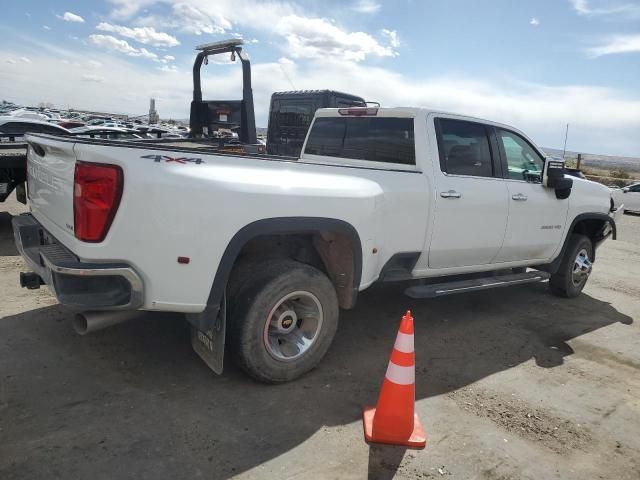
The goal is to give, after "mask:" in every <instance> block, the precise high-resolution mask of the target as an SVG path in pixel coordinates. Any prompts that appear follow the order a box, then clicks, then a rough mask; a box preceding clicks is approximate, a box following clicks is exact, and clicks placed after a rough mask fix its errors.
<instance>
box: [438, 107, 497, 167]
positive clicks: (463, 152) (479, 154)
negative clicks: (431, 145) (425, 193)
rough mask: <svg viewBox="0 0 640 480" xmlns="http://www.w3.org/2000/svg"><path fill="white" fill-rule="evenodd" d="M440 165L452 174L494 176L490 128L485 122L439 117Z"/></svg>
mask: <svg viewBox="0 0 640 480" xmlns="http://www.w3.org/2000/svg"><path fill="white" fill-rule="evenodd" d="M436 126H437V128H436V132H437V136H438V150H439V152H440V168H441V169H442V171H443V172H445V173H448V174H450V175H470V176H474V177H493V176H494V169H493V162H492V160H491V146H490V144H489V137H488V135H487V128H486V127H485V126H484V125H482V124H481V123H475V122H467V121H463V120H451V119H446V118H440V119H437V123H436Z"/></svg>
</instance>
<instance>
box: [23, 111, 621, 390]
mask: <svg viewBox="0 0 640 480" xmlns="http://www.w3.org/2000/svg"><path fill="white" fill-rule="evenodd" d="M27 139H28V142H29V143H30V145H31V147H32V148H30V149H29V157H28V164H29V172H30V175H29V189H28V190H29V196H30V200H31V201H30V208H31V214H29V215H21V216H18V217H15V218H14V219H13V227H14V232H15V237H16V244H17V247H18V249H19V251H20V252H21V254H22V256H23V257H24V258H25V260H26V262H27V263H28V265H29V266H30V268H31V269H32V270H33V271H32V272H26V273H23V274H22V277H21V282H22V284H23V286H26V287H29V288H38V287H39V286H40V285H41V283H43V282H44V283H46V284H48V285H50V286H51V288H52V289H53V291H54V293H55V294H56V296H57V298H58V300H59V301H60V302H61V303H62V304H65V305H67V306H69V307H72V308H74V309H77V310H80V311H83V312H85V313H82V314H79V315H77V316H76V321H75V324H76V328H77V330H78V331H79V332H81V333H87V332H89V331H92V330H95V329H98V328H101V327H105V326H107V325H110V324H113V323H117V322H118V321H122V320H124V319H126V318H130V317H131V316H132V312H134V311H136V310H149V311H170V312H182V313H184V314H185V316H186V318H187V320H188V321H189V323H190V324H191V326H192V344H193V346H194V349H195V350H196V351H197V352H198V354H199V355H200V356H201V357H202V358H203V359H204V360H205V362H206V363H207V364H208V365H209V366H210V367H211V368H212V369H213V370H214V371H216V372H218V373H219V372H221V371H222V363H223V358H224V355H223V354H224V349H225V342H227V341H228V345H227V347H228V348H229V349H230V351H231V353H232V354H233V356H234V357H235V358H236V359H237V361H238V363H239V365H240V366H241V367H242V368H243V369H244V370H245V371H246V372H248V373H249V374H250V375H252V376H253V377H254V378H256V379H258V380H260V381H264V382H270V383H277V382H284V381H289V380H292V379H294V378H297V377H299V376H300V375H302V374H304V373H305V372H307V371H309V370H310V369H312V368H313V367H315V366H316V365H317V364H318V363H319V362H320V360H321V359H322V357H323V356H324V355H325V353H326V352H327V350H328V348H329V345H330V344H331V342H332V340H333V337H334V335H335V333H336V329H337V325H338V316H339V309H340V308H343V309H350V308H353V307H354V306H355V304H356V301H357V298H358V294H359V292H360V291H362V290H364V289H366V288H368V287H369V286H370V285H371V284H373V283H374V282H391V281H400V280H403V281H413V282H410V286H409V287H408V288H407V290H406V292H405V293H406V294H407V295H408V296H410V297H412V298H430V297H436V296H440V295H448V294H454V293H461V292H471V291H477V290H482V289H486V288H494V287H502V286H509V285H522V284H524V283H528V282H540V281H546V280H548V281H549V286H550V290H551V292H552V293H554V294H556V295H559V296H562V297H575V296H577V295H579V294H580V292H581V291H582V289H583V288H584V286H585V284H586V282H587V280H588V278H589V275H590V274H591V271H592V264H593V262H594V260H595V258H596V257H595V251H596V248H597V247H598V246H599V245H600V244H601V243H602V241H604V240H605V239H606V238H608V237H610V236H613V238H615V236H616V222H615V217H616V216H617V215H618V213H619V212H618V211H617V210H615V209H613V208H611V205H612V199H611V196H610V191H609V189H607V188H606V187H604V186H603V185H600V184H598V183H595V182H591V181H589V180H584V179H581V178H572V177H569V176H565V175H564V170H563V163H562V162H559V161H553V160H551V159H545V157H544V156H543V155H542V153H541V150H540V149H539V148H538V147H537V146H536V145H535V144H534V143H533V142H532V141H531V140H530V139H529V138H528V137H527V136H526V135H524V134H523V133H522V132H520V131H518V130H517V129H515V128H513V127H510V126H507V125H502V124H499V123H496V122H491V121H487V120H481V119H477V118H471V117H466V116H460V115H453V114H445V113H441V112H438V111H432V110H425V109H419V108H366V107H350V108H341V109H323V110H318V111H317V112H316V114H315V118H314V120H313V122H312V124H311V127H310V130H309V133H308V134H307V137H306V140H305V142H304V145H303V148H302V154H301V156H300V157H299V158H291V157H278V156H272V155H264V154H263V155H257V154H256V155H251V154H247V153H244V152H240V153H232V152H229V151H226V150H217V151H216V150H215V149H213V148H212V147H211V145H206V146H205V148H200V147H198V144H194V142H193V141H192V140H191V139H185V140H176V141H175V142H171V143H170V144H163V143H154V144H151V145H146V144H144V143H138V144H133V143H132V144H131V146H127V145H123V144H122V142H111V141H109V140H98V139H71V138H59V137H53V136H47V135H35V134H34V135H29V136H28V138H27ZM45 152H46V154H45ZM52 185H53V187H52ZM74 192H75V193H74ZM569 198H570V201H569ZM527 268H530V269H532V270H531V271H526V269H527ZM96 311H99V313H95V312H96ZM225 331H226V334H225ZM227 339H228V340H227Z"/></svg>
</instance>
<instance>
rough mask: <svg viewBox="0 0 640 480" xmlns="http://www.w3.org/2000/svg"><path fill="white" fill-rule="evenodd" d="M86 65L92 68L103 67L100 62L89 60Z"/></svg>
mask: <svg viewBox="0 0 640 480" xmlns="http://www.w3.org/2000/svg"><path fill="white" fill-rule="evenodd" d="M87 63H88V64H89V65H90V66H92V67H94V68H101V67H102V66H103V65H102V62H99V61H98V60H89V61H88V62H87Z"/></svg>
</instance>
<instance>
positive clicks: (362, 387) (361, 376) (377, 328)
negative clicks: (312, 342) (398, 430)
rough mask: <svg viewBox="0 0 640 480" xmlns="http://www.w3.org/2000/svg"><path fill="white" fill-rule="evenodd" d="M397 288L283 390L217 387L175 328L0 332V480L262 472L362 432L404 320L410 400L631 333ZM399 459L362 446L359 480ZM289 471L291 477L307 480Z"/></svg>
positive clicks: (499, 298) (48, 326) (557, 314)
mask: <svg viewBox="0 0 640 480" xmlns="http://www.w3.org/2000/svg"><path fill="white" fill-rule="evenodd" d="M402 290H403V286H402V285H392V286H386V287H383V286H374V287H372V288H371V289H369V290H368V291H367V292H365V293H363V294H362V296H361V298H360V301H359V306H358V308H357V309H355V310H353V311H349V312H343V314H342V318H341V325H340V328H339V331H338V334H337V337H336V340H335V342H334V344H333V346H332V348H331V349H330V351H329V353H328V355H327V357H326V358H325V360H324V361H323V362H322V364H321V365H320V367H319V368H317V369H316V370H315V371H313V372H311V373H310V374H308V375H306V376H305V377H303V378H302V379H300V380H299V381H296V382H293V383H290V384H286V385H279V386H266V385H261V384H258V383H256V382H254V381H252V380H251V379H249V378H248V377H246V376H245V375H244V374H243V373H242V372H240V371H238V370H237V369H236V368H235V367H234V366H233V365H232V364H230V363H227V367H226V371H225V373H224V375H222V376H220V377H218V376H215V375H214V374H213V373H212V372H210V371H209V370H208V369H207V367H206V366H205V365H204V364H203V362H201V361H200V360H199V358H198V357H197V356H196V355H195V353H193V352H192V350H191V346H190V342H189V335H188V329H187V327H186V324H185V322H183V321H182V319H181V318H180V316H177V315H160V314H147V315H145V316H144V317H143V318H141V319H139V320H136V321H132V322H130V323H127V324H122V325H119V326H116V327H113V328H111V329H109V330H105V331H102V332H96V333H94V334H91V335H89V336H86V337H79V336H78V335H76V334H75V333H73V332H72V330H71V325H70V324H71V314H69V313H68V312H65V311H64V310H63V309H61V308H60V307H58V306H53V307H46V308H42V309H38V310H33V311H29V312H25V313H21V314H18V315H14V316H11V317H6V318H3V319H1V320H0V339H1V340H0V345H2V347H1V348H0V360H1V363H2V365H3V369H2V378H1V379H0V381H1V382H2V383H1V384H0V415H1V416H2V417H3V420H2V425H3V430H2V432H1V434H0V436H2V437H3V438H4V439H3V440H2V445H3V450H4V455H2V456H1V457H0V477H2V478H15V477H25V476H26V477H31V478H44V477H47V476H48V473H50V472H58V473H59V475H60V477H61V478H72V477H73V478H76V477H80V478H93V479H100V478H120V477H126V478H132V477H133V478H141V477H145V478H147V477H155V478H187V477H196V476H199V475H201V476H206V477H208V478H228V477H231V476H233V475H236V474H238V473H241V472H244V471H247V470H250V469H252V468H254V467H258V466H260V465H261V464H264V463H265V462H268V461H270V460H273V459H276V458H277V457H279V456H281V455H283V454H284V453H286V452H288V451H289V450H291V449H293V448H295V447H297V446H299V445H300V444H301V443H303V442H305V441H306V440H307V439H309V438H310V437H311V436H312V435H316V434H321V435H324V434H327V435H328V433H326V431H325V430H326V429H325V427H326V426H341V425H348V424H351V423H353V422H358V421H359V420H360V415H361V408H362V406H363V405H365V404H371V403H372V402H375V401H376V399H377V394H378V388H379V385H380V383H381V380H382V376H383V375H384V371H385V367H386V364H387V361H388V355H389V352H390V349H391V346H392V344H393V341H394V337H395V334H396V331H397V327H398V324H399V320H400V316H401V314H402V313H403V312H404V311H405V310H406V309H411V310H412V312H413V314H414V317H415V319H416V352H417V375H416V382H417V383H416V396H417V399H422V398H428V397H432V396H436V395H442V394H445V393H448V392H451V391H454V390H456V389H458V388H461V387H463V386H465V385H468V384H470V383H472V382H475V381H478V380H480V379H482V378H484V377H486V376H488V375H492V374H494V373H497V372H500V371H503V370H506V369H509V368H511V367H513V366H515V365H518V364H521V363H523V362H526V361H528V360H530V359H535V362H536V363H537V365H539V366H540V367H543V368H553V367H554V366H557V365H560V364H562V362H563V359H564V357H565V356H567V355H571V354H572V350H571V348H570V347H569V345H568V344H567V342H568V341H569V340H571V339H574V338H576V337H579V336H580V335H583V334H586V333H589V332H591V331H594V330H597V329H599V328H602V327H606V326H608V325H611V324H615V323H618V322H620V323H623V324H627V325H629V324H631V323H632V321H633V320H632V319H631V318H630V317H629V316H626V315H623V314H621V313H620V312H618V311H617V310H615V309H614V308H613V307H612V306H611V305H609V304H608V303H606V302H602V301H600V300H597V299H595V298H593V297H590V296H589V295H586V294H583V295H582V296H581V297H579V298H577V299H574V300H563V299H559V298H555V297H552V296H551V295H549V294H548V293H547V291H546V287H545V286H544V285H528V286H522V287H513V288H510V289H504V290H497V291H487V292H482V293H476V294H467V295H461V296H456V297H444V298H439V299H434V300H429V301H417V300H411V299H408V298H406V297H404V296H403V295H402ZM425 423H426V426H427V428H428V419H425ZM352 441H353V442H362V441H363V440H362V438H361V436H360V434H359V435H358V436H357V437H355V438H353V439H352ZM403 453H404V450H402V449H397V448H394V447H371V449H370V455H369V476H370V478H392V477H393V475H394V474H395V472H396V470H397V468H398V466H399V465H400V462H401V461H402V456H403ZM292 458H294V459H295V458H296V457H295V456H292ZM279 461H280V462H281V461H282V460H279ZM299 462H300V463H297V464H296V463H295V460H294V463H293V464H291V465H290V466H291V468H292V472H296V471H297V472H303V471H305V465H304V460H299ZM288 467H289V464H287V468H288ZM265 475H267V476H268V474H266V473H265ZM284 476H285V477H286V476H288V474H287V475H284Z"/></svg>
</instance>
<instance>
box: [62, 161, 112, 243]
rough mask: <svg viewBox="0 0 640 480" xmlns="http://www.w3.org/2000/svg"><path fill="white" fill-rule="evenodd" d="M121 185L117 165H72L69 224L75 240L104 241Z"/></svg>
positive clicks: (84, 163) (79, 163) (83, 163)
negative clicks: (71, 208)
mask: <svg viewBox="0 0 640 480" xmlns="http://www.w3.org/2000/svg"><path fill="white" fill-rule="evenodd" d="M123 184H124V176H123V174H122V169H121V168H120V167H118V166H117V165H107V164H103V163H87V162H77V163H76V172H75V176H74V180H73V220H74V223H75V225H74V231H75V235H76V238H77V239H78V240H82V241H83V242H101V241H102V240H104V237H105V236H106V235H107V232H108V231H109V227H111V222H112V221H113V217H114V216H115V215H116V211H117V210H118V205H120V197H122V186H123Z"/></svg>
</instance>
